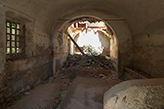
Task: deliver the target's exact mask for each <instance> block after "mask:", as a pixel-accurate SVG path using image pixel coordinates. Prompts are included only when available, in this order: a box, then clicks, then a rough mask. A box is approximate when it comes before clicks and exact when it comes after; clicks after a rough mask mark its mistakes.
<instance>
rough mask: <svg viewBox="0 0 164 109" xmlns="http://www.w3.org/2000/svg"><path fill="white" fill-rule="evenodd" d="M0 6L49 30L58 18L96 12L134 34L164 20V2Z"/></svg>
mask: <svg viewBox="0 0 164 109" xmlns="http://www.w3.org/2000/svg"><path fill="white" fill-rule="evenodd" d="M0 4H2V5H3V6H5V7H10V8H13V9H15V10H17V11H19V12H22V13H25V14H27V15H29V16H31V17H32V18H34V19H35V20H36V22H39V23H38V24H40V25H44V26H45V27H46V28H49V29H51V28H52V27H53V26H54V25H55V24H56V22H57V21H58V20H59V19H61V18H64V19H69V18H70V17H71V16H73V15H78V14H79V15H80V14H83V15H85V14H86V15H92V14H93V15H96V14H94V13H96V12H97V13H98V14H99V15H100V16H101V13H102V16H101V18H102V19H111V18H112V19H114V18H115V17H117V18H124V19H125V20H126V21H127V24H128V25H129V27H130V28H131V30H132V32H133V33H134V35H135V34H139V33H141V32H142V31H143V30H144V29H145V28H146V25H149V24H151V23H153V22H155V21H158V20H160V21H162V22H163V20H164V19H163V16H164V1H163V0H0ZM93 10H94V12H93ZM81 11H83V13H80V12H81ZM104 13H105V14H106V15H107V16H105V14H104ZM69 15H71V16H70V17H69ZM108 15H109V16H108ZM100 16H99V17H100ZM118 16H119V17H118Z"/></svg>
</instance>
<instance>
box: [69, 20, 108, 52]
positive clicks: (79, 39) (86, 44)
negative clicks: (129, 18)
mask: <svg viewBox="0 0 164 109" xmlns="http://www.w3.org/2000/svg"><path fill="white" fill-rule="evenodd" d="M68 33H69V34H70V35H71V36H72V38H73V39H74V40H75V42H76V43H77V44H78V45H79V47H80V48H81V49H82V50H83V51H84V52H86V49H87V50H88V49H90V48H91V49H90V50H92V51H93V52H94V53H96V54H97V55H100V54H102V53H103V50H104V48H109V46H110V44H109V40H108V39H109V35H108V33H107V27H106V25H105V23H104V22H103V21H97V22H92V23H90V22H89V21H83V22H77V23H73V24H72V25H71V26H70V27H69V28H68ZM106 46H108V47H106ZM70 48H72V49H71V50H72V51H71V53H77V54H80V52H79V50H78V49H77V47H74V46H73V45H72V47H70ZM106 55H107V54H106Z"/></svg>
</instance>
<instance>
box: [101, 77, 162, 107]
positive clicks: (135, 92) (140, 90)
mask: <svg viewBox="0 0 164 109" xmlns="http://www.w3.org/2000/svg"><path fill="white" fill-rule="evenodd" d="M163 80H164V79H163V78H162V79H149V80H148V79H145V80H130V81H126V82H123V83H120V84H118V85H116V86H114V87H112V88H111V89H110V90H108V91H107V92H106V93H105V95H104V109H163V108H164V105H163V102H164V85H163V83H164V81H163Z"/></svg>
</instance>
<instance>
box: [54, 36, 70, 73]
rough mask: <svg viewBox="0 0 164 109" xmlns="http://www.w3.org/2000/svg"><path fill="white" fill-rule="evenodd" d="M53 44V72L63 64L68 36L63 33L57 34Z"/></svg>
mask: <svg viewBox="0 0 164 109" xmlns="http://www.w3.org/2000/svg"><path fill="white" fill-rule="evenodd" d="M58 37H59V38H55V43H54V44H53V74H55V73H56V71H57V70H58V69H59V68H60V67H61V66H62V65H63V63H64V62H65V60H66V58H67V55H68V48H69V43H68V36H67V35H66V34H64V33H61V34H58ZM59 39H60V40H59Z"/></svg>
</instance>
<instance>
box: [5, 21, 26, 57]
mask: <svg viewBox="0 0 164 109" xmlns="http://www.w3.org/2000/svg"><path fill="white" fill-rule="evenodd" d="M23 30H24V25H23V26H22V24H21V23H17V22H12V21H7V22H6V31H7V33H6V41H7V42H6V44H7V47H6V48H7V49H6V54H18V53H23V50H22V49H23V43H24V41H23V39H24V36H23V35H24V34H23Z"/></svg>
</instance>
